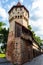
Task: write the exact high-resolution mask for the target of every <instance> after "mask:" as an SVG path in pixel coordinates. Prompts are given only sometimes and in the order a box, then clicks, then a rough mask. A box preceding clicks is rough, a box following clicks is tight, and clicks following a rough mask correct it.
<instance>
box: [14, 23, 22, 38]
mask: <svg viewBox="0 0 43 65" xmlns="http://www.w3.org/2000/svg"><path fill="white" fill-rule="evenodd" d="M21 32H22V27H21V26H20V25H19V24H17V23H16V24H15V36H16V37H20V35H21Z"/></svg>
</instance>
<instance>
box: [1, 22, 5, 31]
mask: <svg viewBox="0 0 43 65" xmlns="http://www.w3.org/2000/svg"><path fill="white" fill-rule="evenodd" d="M5 25H6V24H5V23H3V22H0V30H1V29H2V27H3V26H5Z"/></svg>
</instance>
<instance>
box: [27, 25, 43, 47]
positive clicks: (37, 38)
mask: <svg viewBox="0 0 43 65" xmlns="http://www.w3.org/2000/svg"><path fill="white" fill-rule="evenodd" d="M28 29H29V30H31V32H32V34H33V38H34V39H35V41H36V42H37V43H38V44H39V45H40V46H41V45H42V40H41V38H40V37H39V36H36V34H35V32H34V31H32V27H31V25H29V26H28Z"/></svg>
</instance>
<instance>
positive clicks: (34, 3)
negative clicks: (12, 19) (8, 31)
mask: <svg viewBox="0 0 43 65" xmlns="http://www.w3.org/2000/svg"><path fill="white" fill-rule="evenodd" d="M19 1H20V2H21V4H23V5H24V6H25V7H26V8H27V9H28V11H29V16H30V17H29V25H31V27H32V30H33V31H35V34H36V35H38V36H39V37H41V39H43V0H19ZM17 2H18V0H0V21H2V22H4V23H6V28H7V27H9V15H8V11H9V10H10V8H11V7H12V6H13V5H16V4H17Z"/></svg>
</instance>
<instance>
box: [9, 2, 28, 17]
mask: <svg viewBox="0 0 43 65" xmlns="http://www.w3.org/2000/svg"><path fill="white" fill-rule="evenodd" d="M18 7H24V9H25V10H26V11H27V12H28V16H29V11H28V10H27V8H26V7H25V6H24V5H22V4H21V3H20V2H18V3H17V4H16V5H14V6H13V7H12V8H11V9H10V10H9V11H8V13H10V12H11V10H12V9H13V8H18Z"/></svg>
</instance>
